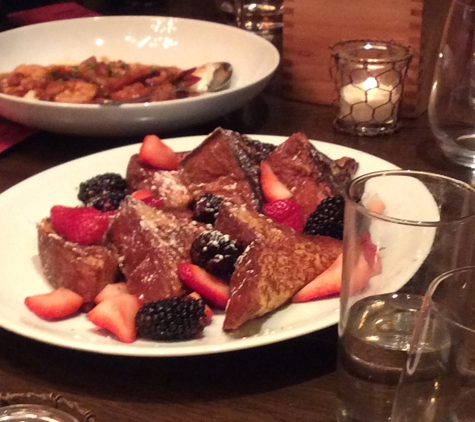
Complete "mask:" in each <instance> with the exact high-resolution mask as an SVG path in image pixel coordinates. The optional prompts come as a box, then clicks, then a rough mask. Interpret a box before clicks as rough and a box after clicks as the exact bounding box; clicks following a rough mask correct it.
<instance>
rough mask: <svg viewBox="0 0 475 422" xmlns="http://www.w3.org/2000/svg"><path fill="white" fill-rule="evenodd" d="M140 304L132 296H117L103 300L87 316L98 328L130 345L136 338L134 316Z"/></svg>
mask: <svg viewBox="0 0 475 422" xmlns="http://www.w3.org/2000/svg"><path fill="white" fill-rule="evenodd" d="M139 309H140V302H139V300H138V299H137V297H135V296H134V295H131V294H125V293H123V294H119V295H117V296H114V297H110V298H108V299H105V300H103V301H102V302H101V303H99V304H98V305H97V306H96V307H95V308H93V309H92V310H91V311H89V313H88V314H87V317H88V318H89V320H90V321H91V322H92V323H93V324H94V325H97V326H98V327H101V328H105V329H106V330H108V331H110V332H111V333H112V334H114V335H115V336H116V337H117V338H118V339H119V340H120V341H122V342H123V343H132V342H134V341H135V339H136V338H137V330H136V328H135V315H136V314H137V312H138V310H139Z"/></svg>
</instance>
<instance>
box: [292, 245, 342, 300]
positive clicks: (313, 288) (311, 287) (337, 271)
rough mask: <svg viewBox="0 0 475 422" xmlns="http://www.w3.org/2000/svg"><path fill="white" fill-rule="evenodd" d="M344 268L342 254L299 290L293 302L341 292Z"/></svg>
mask: <svg viewBox="0 0 475 422" xmlns="http://www.w3.org/2000/svg"><path fill="white" fill-rule="evenodd" d="M342 268H343V254H340V255H338V257H337V258H336V259H335V261H334V262H333V264H332V265H330V266H329V267H328V268H327V269H326V270H325V271H324V272H323V273H321V274H320V275H319V276H317V277H316V278H315V279H314V280H312V281H311V282H310V283H308V284H307V285H306V286H305V287H304V288H302V289H301V290H300V291H298V292H297V293H296V294H295V295H294V297H293V298H292V302H308V301H310V300H315V299H320V298H322V297H325V296H329V295H334V294H338V293H340V290H341V272H342Z"/></svg>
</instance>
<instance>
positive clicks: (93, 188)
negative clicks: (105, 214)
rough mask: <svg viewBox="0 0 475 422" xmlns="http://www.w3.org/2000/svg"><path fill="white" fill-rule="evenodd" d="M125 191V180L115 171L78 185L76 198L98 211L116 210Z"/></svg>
mask: <svg viewBox="0 0 475 422" xmlns="http://www.w3.org/2000/svg"><path fill="white" fill-rule="evenodd" d="M126 193H127V181H126V180H125V179H124V178H123V177H122V176H121V175H120V174H117V173H104V174H100V175H98V176H95V177H93V178H92V179H89V180H86V181H85V182H82V183H81V184H80V185H79V193H78V199H79V200H80V201H82V202H83V203H84V204H85V205H86V206H87V207H94V208H97V209H98V210H100V211H114V210H116V209H117V208H118V207H119V205H120V203H121V202H122V200H123V199H124V198H125V196H126Z"/></svg>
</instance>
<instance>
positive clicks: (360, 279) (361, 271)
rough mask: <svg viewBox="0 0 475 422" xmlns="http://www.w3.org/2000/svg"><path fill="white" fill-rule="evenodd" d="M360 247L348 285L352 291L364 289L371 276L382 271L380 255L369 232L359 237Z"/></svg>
mask: <svg viewBox="0 0 475 422" xmlns="http://www.w3.org/2000/svg"><path fill="white" fill-rule="evenodd" d="M360 245H361V249H360V250H359V255H358V257H357V260H356V264H355V268H353V270H352V271H351V275H350V277H351V279H350V286H351V290H352V292H357V291H362V290H364V289H365V288H366V287H367V286H368V283H369V280H370V279H371V277H374V276H375V275H378V274H380V273H381V271H382V264H381V256H380V255H379V252H378V248H377V246H376V245H375V244H374V243H373V242H372V240H371V237H370V235H369V233H366V234H365V235H364V236H363V238H362V239H361V244H360Z"/></svg>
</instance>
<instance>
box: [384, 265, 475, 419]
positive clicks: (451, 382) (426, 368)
mask: <svg viewBox="0 0 475 422" xmlns="http://www.w3.org/2000/svg"><path fill="white" fill-rule="evenodd" d="M474 289H475V267H473V266H472V267H465V268H459V269H455V270H452V271H449V272H446V273H444V274H442V275H441V276H439V277H437V278H436V279H435V280H434V281H433V283H432V284H431V285H430V287H429V290H428V292H427V294H426V297H425V298H424V303H423V305H422V308H421V310H420V312H419V316H418V318H417V321H416V325H415V330H414V335H413V338H412V341H411V344H410V349H409V353H408V358H407V362H406V365H405V366H404V370H403V373H402V375H401V379H400V382H399V385H398V388H397V394H396V399H395V401H394V408H393V414H392V417H391V420H392V421H394V422H416V421H417V422H435V421H454V422H469V421H473V420H474V419H475V296H474V293H475V290H474Z"/></svg>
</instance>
